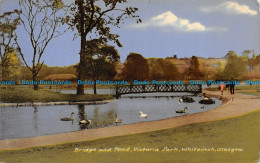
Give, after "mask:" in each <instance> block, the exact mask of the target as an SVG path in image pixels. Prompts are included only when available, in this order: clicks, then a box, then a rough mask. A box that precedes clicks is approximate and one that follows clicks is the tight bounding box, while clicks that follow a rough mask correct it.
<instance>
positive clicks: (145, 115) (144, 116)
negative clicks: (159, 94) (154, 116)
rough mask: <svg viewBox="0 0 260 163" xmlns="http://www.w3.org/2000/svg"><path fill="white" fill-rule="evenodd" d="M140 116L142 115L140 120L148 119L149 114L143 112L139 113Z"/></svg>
mask: <svg viewBox="0 0 260 163" xmlns="http://www.w3.org/2000/svg"><path fill="white" fill-rule="evenodd" d="M139 114H140V118H147V117H148V116H147V114H144V113H143V112H141V111H140V112H139Z"/></svg>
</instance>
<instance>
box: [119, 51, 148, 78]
mask: <svg viewBox="0 0 260 163" xmlns="http://www.w3.org/2000/svg"><path fill="white" fill-rule="evenodd" d="M123 73H124V78H125V79H126V80H128V81H133V80H147V79H149V78H150V68H149V65H148V62H147V60H146V59H145V58H144V57H143V56H142V55H141V54H138V53H130V54H129V55H128V56H127V58H126V62H125V67H124V70H123Z"/></svg>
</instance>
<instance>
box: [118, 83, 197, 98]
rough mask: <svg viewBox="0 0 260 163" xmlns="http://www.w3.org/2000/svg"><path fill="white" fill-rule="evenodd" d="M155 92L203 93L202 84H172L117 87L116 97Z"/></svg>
mask: <svg viewBox="0 0 260 163" xmlns="http://www.w3.org/2000/svg"><path fill="white" fill-rule="evenodd" d="M153 92H190V93H194V94H197V93H201V92H202V85H201V84H193V85H191V84H182V85H170V84H143V85H122V86H117V87H116V97H120V96H121V95H122V94H130V93H153Z"/></svg>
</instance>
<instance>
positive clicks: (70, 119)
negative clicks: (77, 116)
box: [60, 112, 74, 121]
mask: <svg viewBox="0 0 260 163" xmlns="http://www.w3.org/2000/svg"><path fill="white" fill-rule="evenodd" d="M60 120H61V121H73V120H74V112H72V113H71V118H70V117H64V118H61V119H60Z"/></svg>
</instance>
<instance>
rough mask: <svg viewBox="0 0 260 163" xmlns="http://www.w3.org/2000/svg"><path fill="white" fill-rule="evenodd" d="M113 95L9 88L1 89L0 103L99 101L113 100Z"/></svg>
mask: <svg viewBox="0 0 260 163" xmlns="http://www.w3.org/2000/svg"><path fill="white" fill-rule="evenodd" d="M112 98H113V96H112V95H94V94H86V95H75V94H63V93H56V92H53V91H50V90H41V89H40V90H37V91H34V90H33V89H32V88H21V87H7V88H5V89H2V88H0V101H1V102H7V103H12V102H15V103H21V102H56V101H70V102H75V101H99V100H107V99H112Z"/></svg>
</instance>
